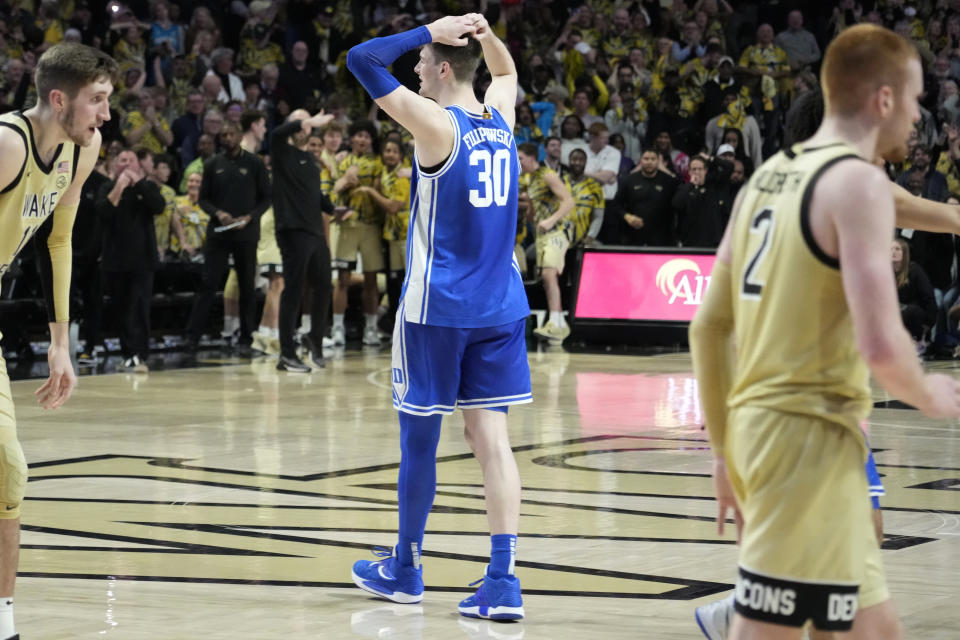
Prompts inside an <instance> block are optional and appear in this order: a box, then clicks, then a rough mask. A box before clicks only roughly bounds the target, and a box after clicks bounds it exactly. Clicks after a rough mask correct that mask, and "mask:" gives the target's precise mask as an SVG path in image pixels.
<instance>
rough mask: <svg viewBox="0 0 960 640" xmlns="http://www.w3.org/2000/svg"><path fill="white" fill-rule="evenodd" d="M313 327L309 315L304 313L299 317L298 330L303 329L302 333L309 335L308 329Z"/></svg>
mask: <svg viewBox="0 0 960 640" xmlns="http://www.w3.org/2000/svg"><path fill="white" fill-rule="evenodd" d="M311 326H313V325H312V324H311V322H310V315H309V314H306V313H304V314H303V315H301V316H300V328H301V329H303V332H304V333H310V327H311Z"/></svg>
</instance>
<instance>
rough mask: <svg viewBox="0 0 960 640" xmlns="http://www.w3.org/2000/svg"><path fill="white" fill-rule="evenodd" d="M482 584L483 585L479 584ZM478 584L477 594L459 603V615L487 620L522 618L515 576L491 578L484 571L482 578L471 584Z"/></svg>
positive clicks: (517, 582)
mask: <svg viewBox="0 0 960 640" xmlns="http://www.w3.org/2000/svg"><path fill="white" fill-rule="evenodd" d="M481 583H483V584H481ZM475 584H479V585H480V588H479V589H477V592H476V593H475V594H473V595H472V596H470V597H469V598H467V599H466V600H462V601H461V602H460V607H459V608H460V615H464V616H467V617H468V618H485V619H487V620H520V619H521V618H523V598H522V597H521V596H520V581H519V580H517V577H516V576H505V577H503V578H491V577H490V575H489V574H488V573H487V572H486V571H485V572H484V576H483V578H481V579H480V580H477V581H476V582H471V583H470V586H471V587H472V586H473V585H475Z"/></svg>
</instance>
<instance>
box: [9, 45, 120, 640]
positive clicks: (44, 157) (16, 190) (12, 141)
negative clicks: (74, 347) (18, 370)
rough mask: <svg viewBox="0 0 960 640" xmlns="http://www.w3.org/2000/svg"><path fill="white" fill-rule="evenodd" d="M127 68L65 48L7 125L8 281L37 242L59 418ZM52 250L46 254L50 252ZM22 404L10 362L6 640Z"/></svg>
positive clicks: (72, 381)
mask: <svg viewBox="0 0 960 640" xmlns="http://www.w3.org/2000/svg"><path fill="white" fill-rule="evenodd" d="M116 75H117V64H116V62H114V61H113V59H111V58H110V57H109V56H107V54H105V53H102V52H100V51H98V50H96V49H93V48H91V47H87V46H84V45H81V44H73V43H63V44H57V45H54V46H52V47H50V48H49V49H47V51H46V52H45V53H44V54H43V55H42V56H41V57H40V60H39V61H38V63H37V68H36V71H35V72H34V83H35V84H36V88H37V104H36V106H34V107H32V108H30V109H28V110H27V111H24V112H19V111H16V112H11V113H6V114H3V115H2V116H0V158H2V161H0V276H2V275H3V273H4V272H5V271H6V270H7V268H8V267H9V266H10V263H11V262H13V259H14V258H15V257H16V255H17V254H18V253H19V252H20V250H21V249H22V248H23V246H24V245H25V244H26V243H27V242H28V241H29V240H30V238H31V237H33V236H34V234H36V238H37V243H36V244H37V256H38V257H39V263H40V274H41V279H42V280H43V285H44V287H43V289H44V293H45V294H46V298H47V314H48V316H49V320H50V348H49V350H48V351H47V362H48V363H49V365H50V377H49V378H48V379H47V381H46V382H45V383H44V384H43V386H41V387H40V389H38V390H37V392H36V395H37V397H38V399H39V401H40V406H41V407H43V408H45V409H55V408H57V407H59V406H61V405H62V404H63V403H65V402H66V401H67V400H68V399H69V398H70V395H71V394H72V393H73V389H74V387H75V386H76V384H77V377H76V375H75V374H74V371H73V365H72V364H71V362H70V348H69V342H70V341H69V338H68V335H67V334H68V327H69V320H70V318H69V311H70V269H71V262H72V261H71V253H72V249H71V244H70V238H71V234H72V232H73V221H74V219H75V218H76V215H77V206H78V205H79V203H80V190H81V188H82V187H83V183H84V182H85V181H86V180H87V177H88V176H89V175H90V172H91V171H93V167H94V165H96V162H97V158H98V157H99V155H100V131H99V130H98V127H100V125H102V124H103V123H104V122H105V121H106V120H109V119H110V106H109V104H108V102H107V99H108V98H109V97H110V93H111V92H112V91H113V78H114V77H115V76H116ZM41 247H43V248H41ZM14 415H15V413H14V409H13V396H12V395H11V394H10V379H9V378H8V377H7V367H6V363H5V362H4V360H3V357H2V355H0V639H2V640H14V639H16V638H19V636H18V635H16V630H15V628H14V623H13V587H14V581H15V580H16V576H17V562H18V558H19V550H20V503H21V502H22V500H23V497H24V492H25V489H26V483H27V463H26V461H25V460H24V457H23V451H22V450H21V448H20V443H19V441H18V440H17V424H16V418H15V417H14Z"/></svg>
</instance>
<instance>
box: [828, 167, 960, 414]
mask: <svg viewBox="0 0 960 640" xmlns="http://www.w3.org/2000/svg"><path fill="white" fill-rule="evenodd" d="M886 184H887V180H886V176H884V175H883V174H882V173H881V172H880V170H878V169H876V168H875V167H871V166H869V165H867V164H865V163H860V162H845V163H841V164H839V165H837V167H836V168H835V169H833V170H831V171H828V172H827V173H826V174H825V175H824V176H823V178H821V180H820V183H819V184H818V185H817V187H816V188H815V190H814V195H813V202H812V208H811V213H810V217H811V220H812V221H813V223H814V224H815V223H816V219H817V218H818V217H821V218H822V217H823V216H824V215H829V216H831V218H832V219H831V221H832V224H833V226H834V227H835V229H836V243H837V247H838V255H839V257H840V260H841V264H842V270H841V275H842V276H843V287H844V291H845V294H846V299H847V305H848V306H849V308H850V317H851V319H852V321H853V329H854V335H855V338H856V342H857V348H858V350H859V351H860V353H861V355H862V356H863V358H864V360H865V361H866V363H867V365H869V367H870V371H871V372H872V373H873V375H874V377H875V378H876V379H877V382H879V383H880V385H881V386H882V387H883V388H884V389H886V390H887V391H888V392H889V393H890V394H892V395H894V396H896V397H897V398H899V399H901V400H903V401H904V402H907V403H909V404H911V405H913V406H915V407H917V408H918V409H920V410H921V411H922V412H924V413H926V414H927V415H929V416H931V417H953V416H955V415H958V414H960V385H958V383H957V382H956V381H955V380H953V379H952V378H949V377H947V376H940V375H936V374H934V375H924V372H923V369H922V368H921V366H920V363H919V361H918V360H917V355H916V350H915V349H914V346H913V342H912V341H911V339H910V336H909V334H908V333H907V331H906V329H904V326H903V322H902V320H901V318H900V307H899V303H898V300H897V291H896V287H895V285H894V282H893V279H892V278H891V277H890V249H889V247H890V239H891V238H892V237H893V228H894V206H893V200H892V198H891V197H890V192H889V191H887V189H886V188H885V186H886ZM818 207H828V209H826V211H825V212H822V213H820V215H819V216H818ZM815 231H816V229H815Z"/></svg>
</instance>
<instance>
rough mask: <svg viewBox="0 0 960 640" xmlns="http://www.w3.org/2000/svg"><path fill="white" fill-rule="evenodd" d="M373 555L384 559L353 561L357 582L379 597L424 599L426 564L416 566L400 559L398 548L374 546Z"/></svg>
mask: <svg viewBox="0 0 960 640" xmlns="http://www.w3.org/2000/svg"><path fill="white" fill-rule="evenodd" d="M373 554H374V555H375V556H377V557H379V558H383V560H377V561H373V560H357V561H356V562H354V563H353V583H354V584H355V585H357V586H358V587H360V588H361V589H363V590H364V591H366V592H368V593H372V594H373V595H375V596H380V597H381V598H386V599H387V600H392V601H393V602H399V603H400V604H414V603H416V602H420V601H421V600H423V565H421V566H420V567H418V568H416V569H414V568H413V567H404V566H402V565H400V564H399V563H398V562H397V558H396V555H395V551H391V550H389V549H385V548H384V547H374V549H373Z"/></svg>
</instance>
